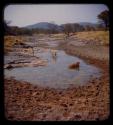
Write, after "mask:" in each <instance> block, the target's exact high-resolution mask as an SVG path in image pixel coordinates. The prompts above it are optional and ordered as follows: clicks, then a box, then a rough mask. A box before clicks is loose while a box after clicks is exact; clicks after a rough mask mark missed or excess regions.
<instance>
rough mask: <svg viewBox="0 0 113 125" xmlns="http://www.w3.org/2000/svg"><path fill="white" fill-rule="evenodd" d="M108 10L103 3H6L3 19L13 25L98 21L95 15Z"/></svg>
mask: <svg viewBox="0 0 113 125" xmlns="http://www.w3.org/2000/svg"><path fill="white" fill-rule="evenodd" d="M106 9H107V10H108V8H107V6H106V5H104V4H35V5H32V4H31V5H30V4H28V5H27V4H26V5H21V4H20V5H16V4H13V5H8V6H6V7H5V9H4V19H5V20H7V21H11V23H10V25H13V26H19V27H22V26H26V25H31V24H35V23H38V22H52V21H54V22H55V23H56V24H59V25H60V24H64V23H75V22H92V23H95V22H98V19H97V15H98V14H99V13H100V12H102V11H103V10H106Z"/></svg>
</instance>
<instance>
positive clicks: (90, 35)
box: [76, 31, 109, 45]
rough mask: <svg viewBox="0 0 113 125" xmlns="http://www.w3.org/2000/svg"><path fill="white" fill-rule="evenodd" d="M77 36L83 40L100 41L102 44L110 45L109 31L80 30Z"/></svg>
mask: <svg viewBox="0 0 113 125" xmlns="http://www.w3.org/2000/svg"><path fill="white" fill-rule="evenodd" d="M76 37H77V38H79V39H81V40H86V41H96V42H100V44H101V45H109V31H88V32H87V31H86V32H78V33H76Z"/></svg>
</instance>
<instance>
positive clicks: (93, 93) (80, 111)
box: [4, 41, 110, 121]
mask: <svg viewBox="0 0 113 125" xmlns="http://www.w3.org/2000/svg"><path fill="white" fill-rule="evenodd" d="M73 43H74V44H73ZM59 48H60V49H64V50H65V51H66V52H67V53H68V54H71V55H76V56H78V57H81V58H83V59H84V60H85V61H87V62H88V63H91V64H92V65H96V66H97V67H99V68H101V69H102V70H103V73H102V76H101V77H100V78H95V79H93V80H90V81H89V82H88V83H87V84H86V85H85V86H79V87H71V88H69V89H67V90H61V91H60V90H56V89H50V88H41V87H39V86H34V85H32V84H30V83H27V82H20V81H17V80H14V79H5V81H4V88H5V116H6V118H7V119H9V120H23V121H26V120H27V121H46V120H49V121H58V120H65V121H67V120H75V121H76V120H105V119H107V118H108V117H109V114H110V112H109V111H110V110H109V103H110V100H109V90H110V88H109V61H108V60H109V51H108V50H109V49H108V48H106V47H103V46H101V47H100V46H92V47H91V46H88V45H84V46H78V45H77V42H76V41H75V42H74V41H73V42H69V43H64V44H60V47H59ZM100 48H101V51H100ZM103 48H104V49H103ZM97 50H98V51H97ZM102 55H103V56H102ZM75 82H76V81H75Z"/></svg>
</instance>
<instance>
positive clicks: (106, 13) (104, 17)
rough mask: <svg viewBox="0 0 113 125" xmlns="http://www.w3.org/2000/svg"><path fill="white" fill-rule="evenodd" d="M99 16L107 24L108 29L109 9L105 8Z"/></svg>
mask: <svg viewBox="0 0 113 125" xmlns="http://www.w3.org/2000/svg"><path fill="white" fill-rule="evenodd" d="M97 17H98V19H99V20H101V21H102V22H103V23H104V24H105V29H106V30H107V28H108V27H109V11H108V10H104V11H102V12H101V13H100V14H99V15H98V16H97Z"/></svg>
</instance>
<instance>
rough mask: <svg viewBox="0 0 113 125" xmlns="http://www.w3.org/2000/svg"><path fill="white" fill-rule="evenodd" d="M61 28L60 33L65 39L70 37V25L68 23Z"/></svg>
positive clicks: (71, 30)
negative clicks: (61, 32)
mask: <svg viewBox="0 0 113 125" xmlns="http://www.w3.org/2000/svg"><path fill="white" fill-rule="evenodd" d="M61 28H62V31H63V32H64V34H65V35H66V37H69V36H70V33H72V32H73V26H72V24H70V23H67V24H63V25H62V26H61Z"/></svg>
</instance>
